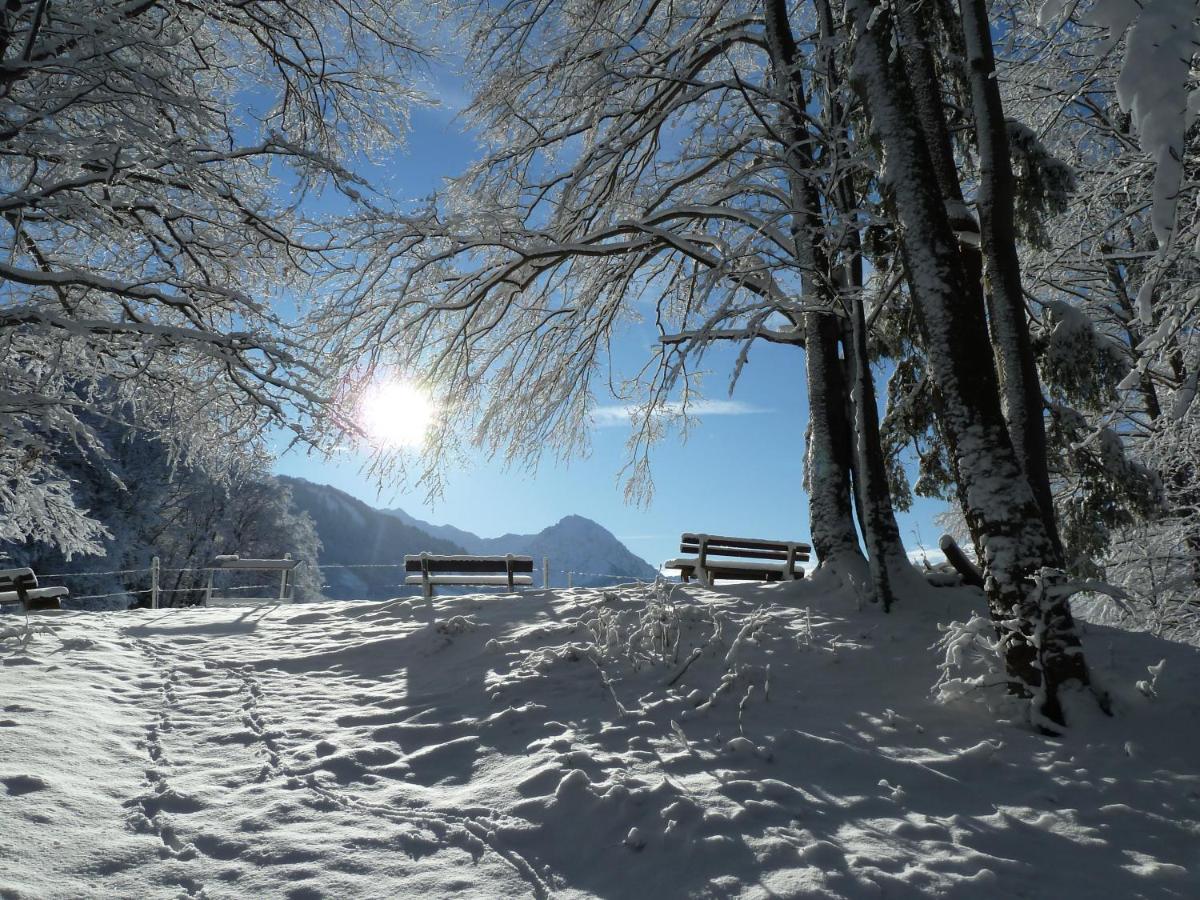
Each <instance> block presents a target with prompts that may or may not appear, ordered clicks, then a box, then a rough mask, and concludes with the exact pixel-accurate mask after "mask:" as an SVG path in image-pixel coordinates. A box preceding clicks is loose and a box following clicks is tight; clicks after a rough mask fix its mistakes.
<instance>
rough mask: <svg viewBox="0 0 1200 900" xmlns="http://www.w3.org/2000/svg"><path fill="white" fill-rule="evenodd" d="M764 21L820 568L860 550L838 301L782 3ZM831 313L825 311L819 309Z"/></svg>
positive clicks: (767, 8)
mask: <svg viewBox="0 0 1200 900" xmlns="http://www.w3.org/2000/svg"><path fill="white" fill-rule="evenodd" d="M763 17H764V20H765V22H766V32H767V42H768V46H769V49H770V54H771V67H772V70H773V76H774V81H775V84H776V87H777V89H778V90H779V91H780V93H781V94H782V96H783V97H784V98H786V101H787V102H786V103H785V104H782V106H783V112H782V115H781V119H782V128H781V131H782V133H783V136H784V140H785V141H786V146H785V147H784V148H783V152H784V158H785V160H786V161H787V166H788V195H789V197H790V199H791V204H792V209H791V216H790V220H791V225H790V229H791V237H792V243H793V246H794V253H795V259H796V263H797V266H798V267H799V270H800V282H801V287H802V289H803V293H804V302H805V305H806V306H807V307H809V308H810V309H813V310H814V311H811V312H806V313H804V331H805V365H806V371H807V381H808V411H809V430H808V454H807V459H806V473H807V480H808V494H809V510H810V517H811V529H812V537H813V549H814V550H815V551H816V555H817V559H818V560H819V561H820V563H821V565H827V564H830V563H833V562H835V561H837V560H838V559H839V558H840V559H848V558H852V559H854V560H855V561H858V562H861V560H862V552H861V551H860V549H859V546H858V536H857V535H856V534H855V531H854V520H853V518H852V514H851V509H850V502H851V501H850V491H851V482H850V464H851V445H850V423H849V421H848V419H847V415H846V409H847V396H848V392H847V384H846V380H845V377H844V374H843V372H842V365H841V360H840V359H839V356H838V332H839V324H838V318H837V316H836V314H835V302H836V298H835V297H834V296H833V294H832V291H831V282H830V277H829V259H828V255H827V253H826V251H825V245H824V229H823V228H822V222H821V200H820V194H819V193H818V191H817V189H816V185H815V183H814V182H813V180H812V179H813V178H815V177H816V175H815V166H814V163H813V147H812V145H813V138H812V135H811V134H810V133H809V131H808V129H807V127H806V126H805V124H804V123H803V122H802V121H801V120H800V113H799V111H800V110H803V109H804V108H805V101H806V94H805V90H804V84H803V81H802V78H801V73H800V70H799V68H798V66H797V62H798V58H797V48H796V43H795V40H794V38H793V37H792V31H791V26H790V24H789V22H788V13H787V3H786V2H785V0H764V4H763ZM822 308H824V309H828V312H824V311H821V309H822Z"/></svg>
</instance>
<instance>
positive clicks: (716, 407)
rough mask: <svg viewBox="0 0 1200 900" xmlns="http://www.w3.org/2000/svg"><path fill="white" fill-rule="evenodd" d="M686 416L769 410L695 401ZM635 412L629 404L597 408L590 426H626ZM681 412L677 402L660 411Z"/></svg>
mask: <svg viewBox="0 0 1200 900" xmlns="http://www.w3.org/2000/svg"><path fill="white" fill-rule="evenodd" d="M687 409H688V414H689V415H693V416H753V415H759V414H761V413H769V412H771V410H769V409H766V408H764V407H761V406H754V405H752V404H750V403H743V402H742V401H741V400H695V401H693V402H691V403H689V404H688V407H687ZM636 411H637V407H636V406H633V405H631V404H627V405H613V406H597V407H596V408H595V409H594V410H592V424H593V425H595V426H596V427H597V428H608V427H611V426H613V425H628V424H629V417H630V416H631V415H633V414H634V413H635V412H636ZM682 411H683V405H682V404H681V403H679V402H678V401H676V402H673V403H667V404H665V405H664V407H663V409H662V415H664V416H677V415H679V414H680V413H681V412H682Z"/></svg>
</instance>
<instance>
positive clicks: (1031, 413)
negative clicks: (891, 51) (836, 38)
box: [905, 0, 1063, 567]
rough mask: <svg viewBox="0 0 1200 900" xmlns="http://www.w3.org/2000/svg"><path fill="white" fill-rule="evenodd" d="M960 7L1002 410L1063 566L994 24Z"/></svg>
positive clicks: (976, 0) (982, 11)
mask: <svg viewBox="0 0 1200 900" xmlns="http://www.w3.org/2000/svg"><path fill="white" fill-rule="evenodd" d="M905 5H907V3H906V4H905ZM959 8H960V10H961V12H962V27H963V38H964V42H965V47H966V52H967V70H968V79H969V81H970V85H971V103H972V106H973V107H974V112H975V143H976V148H977V150H978V153H979V190H978V193H977V196H976V199H975V207H976V209H978V210H979V227H980V237H981V238H982V244H983V252H984V256H985V258H986V259H987V272H988V282H989V284H990V287H991V300H992V302H991V305H990V318H991V327H992V335H993V337H994V342H995V349H996V355H997V362H998V363H999V365H1000V382H1001V387H1002V389H1003V391H1004V400H1005V404H1004V410H1005V415H1006V418H1007V421H1008V430H1009V434H1010V435H1011V437H1012V442H1013V449H1014V450H1015V451H1016V454H1017V461H1018V462H1019V463H1020V465H1021V468H1022V470H1023V471H1024V472H1025V476H1026V477H1027V478H1028V479H1029V486H1030V487H1031V488H1032V489H1033V496H1034V499H1035V500H1036V501H1037V504H1038V508H1039V509H1040V510H1041V513H1042V520H1043V523H1044V524H1045V527H1046V534H1047V536H1048V537H1049V539H1050V543H1051V544H1052V545H1053V547H1054V551H1055V555H1056V557H1057V561H1055V562H1053V563H1052V564H1053V565H1057V566H1059V567H1061V566H1062V558H1063V549H1062V542H1061V540H1060V539H1059V535H1058V524H1057V519H1056V517H1055V514H1054V497H1053V494H1052V493H1051V491H1050V472H1049V468H1048V463H1047V460H1046V425H1045V421H1044V420H1043V411H1044V409H1045V405H1046V404H1045V398H1044V397H1043V395H1042V384H1041V380H1040V379H1039V378H1038V371H1037V363H1036V361H1035V360H1034V356H1033V346H1032V343H1031V341H1030V339H1029V323H1028V319H1027V313H1026V309H1025V292H1024V289H1023V287H1022V285H1021V263H1020V260H1019V259H1018V257H1017V231H1016V225H1015V219H1014V217H1015V205H1016V180H1015V178H1014V177H1013V171H1012V154H1011V150H1010V147H1009V140H1008V125H1007V123H1006V121H1005V119H1004V106H1003V103H1002V101H1001V98H1000V85H999V83H998V82H997V81H996V60H995V55H994V51H993V48H992V33H991V25H990V23H989V21H988V15H987V7H986V5H985V3H984V0H960V3H959Z"/></svg>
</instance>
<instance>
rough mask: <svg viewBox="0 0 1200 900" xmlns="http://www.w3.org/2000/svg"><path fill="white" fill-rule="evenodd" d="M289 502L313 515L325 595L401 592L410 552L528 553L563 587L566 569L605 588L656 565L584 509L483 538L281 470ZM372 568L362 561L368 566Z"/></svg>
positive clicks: (584, 582) (373, 596)
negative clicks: (533, 530)
mask: <svg viewBox="0 0 1200 900" xmlns="http://www.w3.org/2000/svg"><path fill="white" fill-rule="evenodd" d="M280 480H281V481H282V482H283V483H284V484H286V485H287V486H288V487H289V488H291V491H292V498H293V505H294V507H295V508H296V509H297V510H298V511H302V512H306V513H308V515H309V516H310V517H311V518H312V520H313V522H314V524H315V526H316V530H317V535H318V536H319V537H320V539H321V544H322V549H321V552H320V556H319V562H320V564H321V565H322V566H327V567H336V566H342V567H357V568H325V569H323V572H324V575H325V582H326V588H325V593H326V595H327V596H329V597H331V598H334V599H360V600H382V599H386V598H388V597H395V596H397V595H398V594H400V593H401V592H402V584H403V577H402V575H403V573H402V572H401V571H400V570H399V569H398V568H394V567H397V566H399V565H401V564H402V563H403V562H404V557H405V556H406V555H408V554H412V553H423V552H429V553H443V554H460V553H474V554H488V555H492V554H504V553H514V554H518V555H522V556H532V557H533V558H534V565H535V568H536V569H537V570H538V572H537V576H536V580H537V581H538V582H539V583H540V580H541V574H540V573H541V562H542V559H543V557H545V558H548V559H549V560H550V569H551V572H550V585H551V587H562V586H565V585H566V583H567V573H568V572H571V573H573V574H572V583H573V584H575V585H578V586H597V587H607V586H611V585H613V584H616V583H617V582H619V581H622V580H624V581H632V580H643V581H651V580H653V579H654V577H655V574H656V570H655V569H654V567H653V566H651V565H649V564H648V563H647V562H646V561H645V560H643V559H640V558H639V557H637V556H635V555H634V554H633V553H631V552H630V551H629V549H628V548H627V547H626V546H625V545H624V544H622V543H621V542H620V540H618V539H617V538H616V537H615V536H614V535H613V534H612V532H610V531H609V530H608V529H606V528H604V527H603V526H601V525H600V524H598V523H596V522H594V521H592V520H591V519H588V518H585V517H584V516H574V515H573V516H566V517H565V518H563V519H561V520H560V521H559V522H557V523H555V524H554V525H551V526H549V527H547V528H544V529H542V530H541V531H539V532H538V533H537V534H505V535H502V536H500V537H496V538H485V537H480V536H479V535H477V534H474V533H472V532H469V531H465V530H463V529H461V528H455V527H454V526H452V525H433V524H431V523H429V522H425V521H422V520H421V519H417V518H415V517H413V516H410V515H408V514H407V513H405V512H404V511H403V510H400V509H391V510H381V509H376V508H375V507H372V506H370V505H369V504H367V503H364V502H363V501H361V500H359V499H357V498H355V497H352V496H351V495H350V494H347V493H345V492H344V491H340V490H338V489H337V488H335V487H332V486H331V485H327V484H316V483H314V482H311V481H307V480H305V479H303V478H290V477H286V476H281V478H280ZM372 566H373V567H377V568H367V567H372Z"/></svg>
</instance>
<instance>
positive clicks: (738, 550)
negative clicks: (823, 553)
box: [664, 533, 811, 584]
mask: <svg viewBox="0 0 1200 900" xmlns="http://www.w3.org/2000/svg"><path fill="white" fill-rule="evenodd" d="M679 549H680V550H682V551H683V552H684V553H695V554H696V556H695V557H687V558H680V559H673V560H671V561H670V562H668V563H666V564H665V565H664V568H667V569H678V570H679V577H680V578H681V579H682V580H683V581H684V582H685V583H686V582H688V581H690V580H691V578H692V576H694V575H697V574H698V575H699V576H700V579H701V580H702V581H705V582H708V583H709V584H712V583H713V582H714V581H715V579H717V578H724V579H726V580H728V581H793V580H795V579H797V578H803V577H804V569H803V568H801V567H800V566H798V565H796V564H797V563H798V562H802V561H804V560H807V559H808V554H809V550H810V549H811V548H810V547H809V545H808V544H802V543H800V542H799V541H769V540H764V539H762V538H739V537H725V536H717V535H709V534H691V533H685V534H684V535H683V536H682V537H681V538H680V543H679ZM715 556H722V557H734V558H732V559H713V557H715ZM747 560H772V561H771V562H747Z"/></svg>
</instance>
